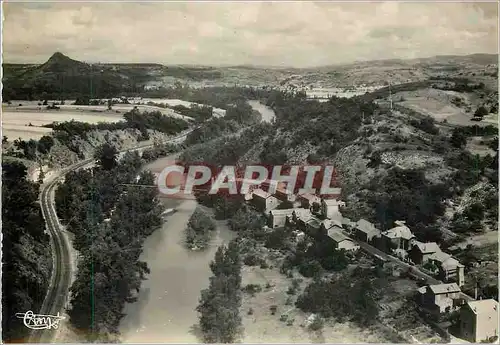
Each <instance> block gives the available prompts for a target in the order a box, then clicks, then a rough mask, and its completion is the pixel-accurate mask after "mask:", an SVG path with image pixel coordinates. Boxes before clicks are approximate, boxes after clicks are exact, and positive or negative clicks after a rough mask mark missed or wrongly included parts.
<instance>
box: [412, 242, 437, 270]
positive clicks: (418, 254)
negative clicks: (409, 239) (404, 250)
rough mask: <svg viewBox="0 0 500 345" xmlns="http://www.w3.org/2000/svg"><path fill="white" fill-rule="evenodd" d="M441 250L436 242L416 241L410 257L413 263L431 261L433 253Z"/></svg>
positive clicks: (418, 263)
mask: <svg viewBox="0 0 500 345" xmlns="http://www.w3.org/2000/svg"><path fill="white" fill-rule="evenodd" d="M440 251H441V249H440V248H439V246H438V245H437V243H436V242H429V243H423V242H419V241H415V244H414V245H413V247H412V248H411V249H410V253H409V257H410V260H411V261H412V262H413V263H415V264H417V265H420V264H424V263H426V262H427V261H429V258H430V257H431V256H432V254H434V253H437V252H440Z"/></svg>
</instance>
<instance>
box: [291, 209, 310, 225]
mask: <svg viewBox="0 0 500 345" xmlns="http://www.w3.org/2000/svg"><path fill="white" fill-rule="evenodd" d="M293 210H294V211H293V220H294V221H295V222H298V221H303V222H307V221H308V220H309V219H311V218H313V214H312V212H311V210H310V209H308V208H294V209H293Z"/></svg>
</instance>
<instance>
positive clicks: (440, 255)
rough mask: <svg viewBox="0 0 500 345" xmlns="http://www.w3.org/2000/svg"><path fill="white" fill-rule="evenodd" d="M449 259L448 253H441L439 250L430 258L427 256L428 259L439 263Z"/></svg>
mask: <svg viewBox="0 0 500 345" xmlns="http://www.w3.org/2000/svg"><path fill="white" fill-rule="evenodd" d="M449 258H451V255H450V254H448V253H445V252H442V251H441V250H439V251H437V252H435V253H434V254H432V255H431V256H429V259H431V260H436V261H438V262H440V263H443V262H445V261H446V260H448V259H449Z"/></svg>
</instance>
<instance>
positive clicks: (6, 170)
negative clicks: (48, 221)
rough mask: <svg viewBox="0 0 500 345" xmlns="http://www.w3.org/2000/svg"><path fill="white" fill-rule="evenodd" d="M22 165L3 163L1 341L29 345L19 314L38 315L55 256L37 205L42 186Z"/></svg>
mask: <svg viewBox="0 0 500 345" xmlns="http://www.w3.org/2000/svg"><path fill="white" fill-rule="evenodd" d="M26 176H27V168H26V166H24V165H23V164H21V163H19V162H6V161H2V235H3V238H2V246H3V248H2V341H3V342H26V339H25V337H27V336H28V333H29V329H28V328H27V327H26V326H24V324H23V322H22V320H21V319H19V318H17V317H16V313H22V312H26V311H28V310H32V311H33V312H34V313H37V312H38V311H39V310H40V308H41V306H42V303H43V300H44V298H45V294H46V292H47V287H48V286H49V282H50V276H51V269H52V255H51V252H50V243H49V236H48V235H47V234H45V233H44V231H45V223H44V220H43V217H42V214H41V210H40V206H39V205H38V204H37V200H38V195H39V186H38V185H37V184H36V183H33V182H30V181H28V180H27V179H26Z"/></svg>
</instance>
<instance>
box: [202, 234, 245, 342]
mask: <svg viewBox="0 0 500 345" xmlns="http://www.w3.org/2000/svg"><path fill="white" fill-rule="evenodd" d="M210 269H211V270H212V273H213V274H214V275H213V276H212V277H211V278H210V285H209V287H208V289H205V290H203V291H202V292H201V298H200V303H199V305H198V307H197V308H196V310H197V311H198V312H199V313H200V319H199V322H200V328H201V330H202V332H203V337H204V341H205V342H206V343H232V342H235V340H236V336H237V335H238V333H239V332H240V330H241V317H240V314H239V308H240V306H241V263H240V257H239V247H238V243H237V242H236V241H232V242H231V243H230V244H229V245H228V247H227V248H226V247H225V246H221V247H219V248H218V249H217V252H216V253H215V257H214V260H213V261H212V262H211V263H210Z"/></svg>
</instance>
